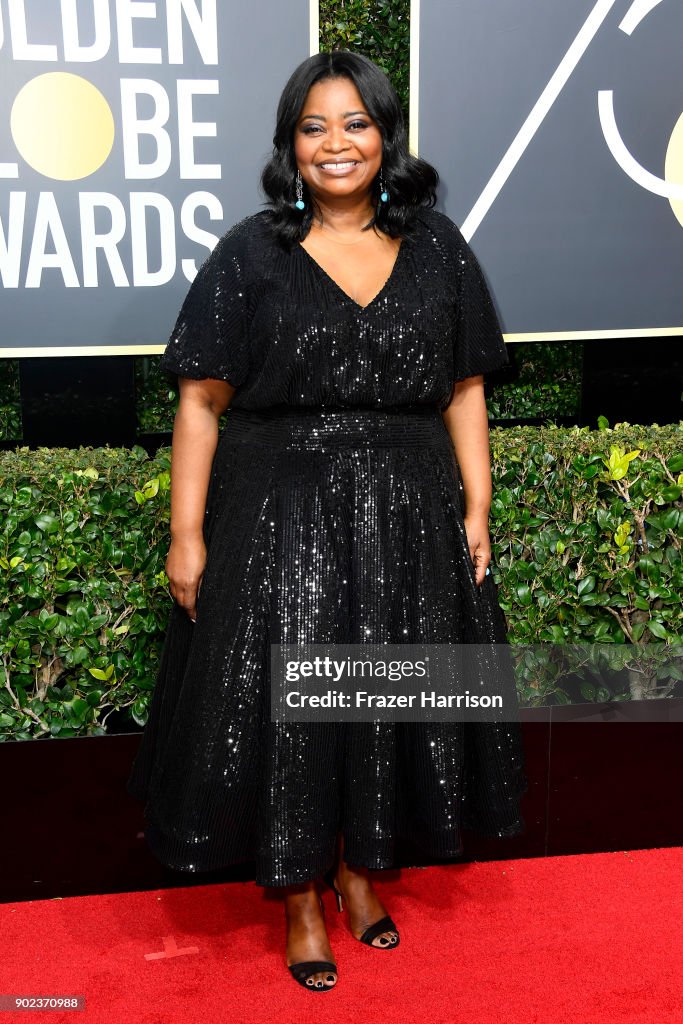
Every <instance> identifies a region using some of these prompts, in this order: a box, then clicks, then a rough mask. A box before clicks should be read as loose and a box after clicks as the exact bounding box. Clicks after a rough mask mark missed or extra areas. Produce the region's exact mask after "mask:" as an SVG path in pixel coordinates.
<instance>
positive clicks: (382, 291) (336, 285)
mask: <svg viewBox="0 0 683 1024" xmlns="http://www.w3.org/2000/svg"><path fill="white" fill-rule="evenodd" d="M296 244H297V246H298V248H299V249H301V251H302V252H303V254H304V255H305V256H306V257H307V258H308V260H309V261H310V262H311V263H312V264H313V266H314V267H317V268H318V271H319V273H320V274H321V275H322V277H323V278H324V279H325V280H326V281H327V282H328V283H329V284H331V285H332V286H333V287H334V288H335V289H336V290H337V292H339V294H340V295H343V297H344V298H345V299H346V301H347V302H350V303H351V305H352V306H354V307H355V308H356V309H357V310H358V311H359V312H361V313H365V312H367V310H368V309H370V307H371V306H374V305H375V303H376V302H379V300H380V299H381V298H382V297H383V296H384V294H385V292H386V291H387V290H388V288H389V285H390V284H391V282H392V281H393V279H394V277H395V275H396V271H397V269H398V266H399V263H400V260H401V254H402V252H403V249H404V246H405V244H406V239H405V238H402V239H401V244H400V245H399V247H398V252H397V253H396V259H395V260H394V263H393V266H392V268H391V272H390V274H389V276H388V278H387V279H386V281H385V282H384V284H383V285H382V287H381V288H380V290H379V291H378V292H377V294H376V295H375V296H374V297H373V298H372V299H370V301H369V302H368V303H367V304H366V305H365V306H361V304H360V302H356V300H355V299H352V298H351V296H350V295H349V294H348V292H345V291H344V289H343V288H342V286H341V285H340V284H339V283H338V282H337V281H335V279H334V278H333V277H332V276H331V275H330V274H328V273H327V271H326V270H325V268H324V267H323V266H321V265H320V263H318V261H317V260H316V259H315V257H313V256H311V254H310V252H309V251H308V249H304V247H303V245H302V244H301V242H297V243H296Z"/></svg>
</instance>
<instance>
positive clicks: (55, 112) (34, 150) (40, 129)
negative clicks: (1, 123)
mask: <svg viewBox="0 0 683 1024" xmlns="http://www.w3.org/2000/svg"><path fill="white" fill-rule="evenodd" d="M10 129H11V132H12V138H13V139H14V144H15V146H16V147H17V149H18V151H19V153H20V154H21V156H22V157H23V159H24V160H25V161H26V163H27V164H28V165H29V166H30V167H32V168H33V169H34V170H35V171H38V172H39V173H40V174H44V175H45V177H47V178H54V179H56V180H57V181H77V180H78V179H79V178H87V177H88V175H89V174H94V172H95V171H97V170H98V169H99V168H100V167H101V166H102V164H103V163H104V162H105V160H106V159H107V157H108V156H109V154H110V153H111V148H112V146H113V144H114V116H113V114H112V112H111V109H110V107H109V104H108V103H107V101H106V99H105V98H104V96H103V95H102V93H101V92H100V91H99V89H97V88H96V87H95V86H94V85H93V84H92V82H89V81H88V80H87V79H85V78H81V76H80V75H72V74H70V73H68V72H65V71H53V72H50V73H49V74H45V75H38V77H37V78H32V79H31V81H30V82H27V83H26V85H25V86H23V88H22V89H21V90H20V91H19V92H18V93H17V96H16V99H15V100H14V104H13V105H12V113H11V116H10Z"/></svg>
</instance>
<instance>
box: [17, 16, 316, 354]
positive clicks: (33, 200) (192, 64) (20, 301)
mask: <svg viewBox="0 0 683 1024" xmlns="http://www.w3.org/2000/svg"><path fill="white" fill-rule="evenodd" d="M317 49H318V24H317V3H313V2H312V0H311V3H310V5H309V0H287V2H286V3H283V2H282V0H258V2H256V3H251V4H249V3H246V4H245V3H234V2H232V3H231V2H227V0H0V62H1V65H0V67H1V76H2V77H1V80H2V89H0V277H1V278H2V286H3V294H2V319H1V327H0V356H4V357H9V356H21V355H78V354H82V355H85V354H104V353H107V354H117V353H121V354H124V353H136V352H138V353H143V352H160V351H162V349H163V347H164V345H165V343H166V340H167V338H168V335H169V334H170V331H171V329H172V327H173V322H174V320H175V316H176V314H177V312H178V309H179V307H180V304H181V302H182V299H183V297H184V295H185V293H186V292H187V289H188V287H189V283H190V281H191V280H192V279H193V277H194V275H195V273H196V271H197V267H198V266H199V265H200V264H201V263H202V262H203V260H204V259H205V258H206V256H207V255H208V253H209V251H210V250H211V248H213V246H214V245H215V243H216V241H217V239H218V237H219V236H220V235H221V234H222V233H223V231H224V230H225V229H226V228H227V227H229V226H230V225H231V224H232V223H234V222H235V221H236V220H238V219H240V218H241V217H242V216H244V215H245V213H246V212H253V211H255V210H257V209H259V208H260V207H261V204H262V202H263V196H262V195H261V194H260V192H259V191H258V178H259V175H260V172H261V168H262V166H263V163H264V161H265V160H266V159H267V158H268V156H269V155H270V153H271V151H272V135H273V129H274V127H275V110H276V106H277V100H278V98H279V95H280V92H281V90H282V88H283V86H284V84H285V82H286V80H287V78H288V77H289V75H290V73H291V72H292V71H293V69H294V68H295V67H296V65H297V64H298V63H300V61H302V60H304V59H305V58H306V57H308V56H309V55H310V54H311V53H313V52H317Z"/></svg>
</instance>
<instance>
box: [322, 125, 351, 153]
mask: <svg viewBox="0 0 683 1024" xmlns="http://www.w3.org/2000/svg"><path fill="white" fill-rule="evenodd" d="M323 149H329V150H330V151H331V152H332V153H337V152H339V150H340V149H348V144H347V142H346V140H345V139H344V129H343V128H341V127H334V126H332V127H331V128H329V129H328V132H327V137H326V139H325V143H324V146H323Z"/></svg>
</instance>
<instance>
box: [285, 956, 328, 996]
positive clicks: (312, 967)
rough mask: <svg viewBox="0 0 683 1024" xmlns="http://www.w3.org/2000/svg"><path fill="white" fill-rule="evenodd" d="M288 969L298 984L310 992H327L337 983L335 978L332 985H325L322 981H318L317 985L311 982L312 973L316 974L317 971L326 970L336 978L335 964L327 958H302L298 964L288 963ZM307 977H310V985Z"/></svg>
mask: <svg viewBox="0 0 683 1024" xmlns="http://www.w3.org/2000/svg"><path fill="white" fill-rule="evenodd" d="M289 970H290V971H291V973H292V976H293V977H294V978H296V980H297V981H298V982H299V984H300V985H303V987H304V988H307V989H309V990H310V991H311V992H329V991H330V989H333V988H335V987H336V985H337V982H336V980H335V983H334V985H325V984H324V983H323V982H322V981H319V982H318V983H317V985H316V984H314V983H313V978H312V975H314V974H317V973H318V971H327V972H328V973H329V974H334V976H335V979H336V978H338V975H337V965H336V964H333V963H330V961H329V960H302V961H301V962H300V963H298V964H290V965H289ZM307 979H310V982H311V984H310V985H309V984H308V982H307ZM328 980H329V979H328Z"/></svg>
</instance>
